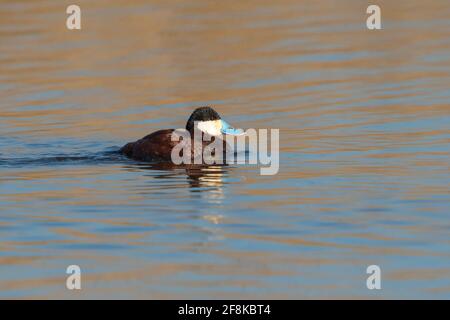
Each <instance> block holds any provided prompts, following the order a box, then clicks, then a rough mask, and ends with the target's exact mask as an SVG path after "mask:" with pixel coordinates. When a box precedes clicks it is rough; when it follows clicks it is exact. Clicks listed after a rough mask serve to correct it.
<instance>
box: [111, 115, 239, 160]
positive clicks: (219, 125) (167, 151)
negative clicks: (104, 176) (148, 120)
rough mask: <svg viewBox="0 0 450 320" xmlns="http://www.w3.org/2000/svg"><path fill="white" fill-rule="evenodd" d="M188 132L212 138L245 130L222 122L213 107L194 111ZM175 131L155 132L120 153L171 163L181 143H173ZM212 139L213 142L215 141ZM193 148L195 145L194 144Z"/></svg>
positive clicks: (128, 145) (138, 158)
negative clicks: (196, 131)
mask: <svg viewBox="0 0 450 320" xmlns="http://www.w3.org/2000/svg"><path fill="white" fill-rule="evenodd" d="M186 130H187V131H188V132H189V133H190V136H191V137H192V139H193V137H194V130H199V131H201V132H202V134H207V135H209V136H212V137H217V136H220V135H222V134H225V135H227V134H228V135H241V134H243V133H244V131H243V130H240V129H234V128H233V127H231V126H230V125H229V124H228V123H227V122H225V121H224V120H222V119H221V118H220V116H219V114H218V113H217V112H216V111H215V110H214V109H213V108H211V107H200V108H197V109H195V110H194V112H193V113H192V114H191V116H190V117H189V120H188V121H187V123H186ZM174 132H175V129H165V130H159V131H156V132H153V133H151V134H149V135H147V136H145V137H144V138H142V139H140V140H138V141H135V142H130V143H128V144H126V145H125V146H123V147H122V148H121V149H120V151H119V152H120V153H122V154H124V155H126V156H127V157H129V158H132V159H134V160H139V161H170V160H171V159H172V158H171V154H172V149H173V148H174V147H175V146H176V145H177V144H178V143H179V141H177V139H175V140H176V141H172V140H174V139H172V134H173V133H174ZM213 139H215V138H212V140H211V141H214V140H213ZM211 141H207V142H206V141H203V142H202V146H201V147H202V148H204V147H205V146H206V145H208V144H210V143H211ZM224 144H225V146H224V148H223V150H224V153H225V150H226V143H225V141H224ZM191 145H192V146H194V145H195V144H194V143H193V142H192V143H191ZM193 148H194V147H192V149H191V157H192V154H194V150H193Z"/></svg>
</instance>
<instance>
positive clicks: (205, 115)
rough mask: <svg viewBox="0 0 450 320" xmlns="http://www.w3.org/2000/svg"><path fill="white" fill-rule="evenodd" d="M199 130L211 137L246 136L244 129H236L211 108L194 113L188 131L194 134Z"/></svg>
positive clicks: (200, 109)
mask: <svg viewBox="0 0 450 320" xmlns="http://www.w3.org/2000/svg"><path fill="white" fill-rule="evenodd" d="M195 128H197V129H199V130H200V131H202V132H204V133H207V134H209V135H210V136H219V135H221V134H229V135H235V136H239V135H242V134H244V130H242V129H234V128H233V127H232V126H230V125H229V124H228V123H227V122H226V121H224V120H222V119H221V118H220V116H219V114H218V113H217V112H216V110H214V109H213V108H211V107H200V108H197V109H195V110H194V112H192V114H191V116H190V117H189V120H188V122H187V123H186V130H188V131H189V132H193V131H194V129H195Z"/></svg>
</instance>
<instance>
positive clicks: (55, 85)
mask: <svg viewBox="0 0 450 320" xmlns="http://www.w3.org/2000/svg"><path fill="white" fill-rule="evenodd" d="M77 4H78V5H79V6H80V7H81V8H82V19H83V22H82V28H83V29H82V30H81V31H68V30H67V29H66V28H65V23H64V22H65V21H64V19H65V16H66V14H65V9H66V5H67V4H64V3H62V2H60V1H50V0H48V1H47V0H43V1H25V0H20V1H14V2H11V1H0V49H1V50H0V97H1V99H0V173H1V174H0V297H8V298H28V297H29V298H39V297H42V298H61V297H63V298H73V297H84V298H99V297H106V298H125V297H129V298H256V299H257V298H310V297H316V298H337V297H338V298H343V297H357V298H394V297H397V298H399V297H401V298H418V297H425V298H449V297H450V236H449V234H450V233H449V230H450V219H449V212H450V210H449V209H450V204H449V203H450V195H449V194H450V193H449V186H448V181H449V178H450V175H449V170H448V168H449V165H450V163H449V159H450V157H449V156H450V154H449V150H450V139H449V138H450V132H449V125H448V124H449V120H450V113H449V107H448V101H449V100H450V90H449V84H450V64H449V57H450V41H449V39H450V20H449V19H448V17H449V16H450V4H449V3H448V1H444V0H431V1H427V2H426V3H424V2H421V1H411V0H408V1H406V0H405V1H403V0H402V1H395V2H394V1H382V0H380V1H378V3H377V4H378V5H380V7H381V9H382V19H383V21H382V26H383V30H380V31H368V30H367V29H366V28H365V18H366V14H365V10H366V4H365V3H362V2H361V1H357V0H354V1H353V0H350V1H346V2H345V3H343V2H342V1H333V0H325V1H320V2H319V1H318V2H317V3H316V2H312V1H311V2H306V1H294V0H283V1H281V2H279V1H277V2H274V1H272V2H270V1H269V2H268V1H256V0H250V1H222V2H217V1H214V2H205V1H196V0H194V1H181V0H180V1H178V0H175V1H172V2H171V3H170V4H168V3H166V2H165V1H157V0H155V1H143V0H142V1H141V0H138V1H133V3H132V4H131V3H129V2H127V1H121V0H108V1H106V0H100V1H87V0H80V1H78V2H77ZM112 21H113V24H118V25H120V27H113V26H112V25H111V23H112ZM116 22H117V23H116ZM204 104H212V105H214V106H215V108H216V109H217V111H218V112H219V113H220V114H221V115H223V117H224V118H226V120H227V121H229V122H230V123H233V125H235V126H236V127H242V128H279V129H280V170H279V173H278V174H277V175H275V176H261V175H260V170H259V169H260V168H258V167H257V166H247V165H242V164H240V165H235V166H220V167H214V166H212V167H183V168H172V167H168V166H167V165H162V164H142V163H136V162H134V161H131V160H129V159H126V158H123V157H122V156H120V155H118V154H117V153H116V151H117V150H118V149H119V148H120V147H121V146H122V145H124V144H125V143H126V142H128V141H134V140H136V139H138V138H140V137H142V136H144V135H146V134H148V133H150V132H152V131H154V130H157V129H163V128H180V127H183V126H184V125H185V123H186V120H187V117H188V116H189V115H190V113H191V112H192V109H193V106H198V105H204ZM70 264H78V265H80V267H81V269H82V272H83V283H82V286H83V290H82V291H81V292H76V293H74V292H70V291H68V290H66V289H65V287H64V284H65V276H66V274H65V270H66V268H67V266H68V265H70ZM371 264H377V265H379V266H380V267H381V270H382V287H383V290H381V291H377V292H374V291H369V290H367V289H366V286H365V284H366V273H365V272H366V267H367V266H368V265H371Z"/></svg>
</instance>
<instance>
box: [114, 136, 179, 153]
mask: <svg viewBox="0 0 450 320" xmlns="http://www.w3.org/2000/svg"><path fill="white" fill-rule="evenodd" d="M173 131H174V130H173V129H166V130H159V131H156V132H153V133H151V134H149V135H148V136H145V137H144V138H142V139H140V140H138V141H136V142H130V143H127V144H126V145H125V146H123V147H122V148H121V149H120V151H119V152H120V153H122V154H124V155H126V156H127V157H129V158H132V159H135V160H139V161H155V160H165V161H167V160H170V159H171V153H172V148H173V147H174V146H175V145H176V144H177V143H178V142H177V141H172V140H171V135H172V133H173Z"/></svg>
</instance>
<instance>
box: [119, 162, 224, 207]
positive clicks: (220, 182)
mask: <svg viewBox="0 0 450 320" xmlns="http://www.w3.org/2000/svg"><path fill="white" fill-rule="evenodd" d="M125 168H126V169H127V170H130V171H136V170H139V171H140V170H150V171H152V174H151V176H152V178H154V179H171V178H179V177H180V176H185V177H186V178H187V179H186V181H187V183H188V185H187V186H189V187H190V190H191V192H192V193H198V194H202V193H205V192H206V193H208V195H209V197H208V198H207V199H210V200H214V199H222V198H223V187H224V185H225V184H226V177H227V176H229V173H230V171H231V170H232V167H230V166H227V165H204V164H202V165H174V164H172V163H166V162H163V163H137V164H134V165H132V166H126V167H125Z"/></svg>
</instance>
